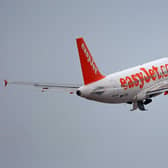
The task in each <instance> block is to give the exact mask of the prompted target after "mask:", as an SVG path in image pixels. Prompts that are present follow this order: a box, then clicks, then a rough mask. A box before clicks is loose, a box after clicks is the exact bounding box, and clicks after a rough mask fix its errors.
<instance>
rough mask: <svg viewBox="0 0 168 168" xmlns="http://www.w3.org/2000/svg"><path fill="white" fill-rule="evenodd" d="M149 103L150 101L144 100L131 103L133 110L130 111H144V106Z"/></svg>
mask: <svg viewBox="0 0 168 168" xmlns="http://www.w3.org/2000/svg"><path fill="white" fill-rule="evenodd" d="M151 102H152V99H145V100H141V101H136V102H132V103H133V108H132V109H131V111H134V110H137V109H139V110H141V111H146V109H145V106H144V105H147V104H149V103H151Z"/></svg>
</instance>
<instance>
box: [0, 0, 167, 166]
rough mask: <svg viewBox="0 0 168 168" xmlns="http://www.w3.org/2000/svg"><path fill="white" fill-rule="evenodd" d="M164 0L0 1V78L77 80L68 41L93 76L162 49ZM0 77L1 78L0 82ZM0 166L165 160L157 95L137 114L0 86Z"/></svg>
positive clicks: (163, 101) (163, 112) (163, 100)
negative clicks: (86, 52)
mask: <svg viewBox="0 0 168 168" xmlns="http://www.w3.org/2000/svg"><path fill="white" fill-rule="evenodd" d="M167 17H168V2H167V1H166V0H165V1H163V0H160V1H155V0H145V1H143V0H142V1H136V0H117V1H114V0H104V1H96V0H92V1H90V0H85V1H79V0H72V1H70V0H69V1H68V0H67V1H66V0H61V1H58V0H47V1H45V0H1V2H0V23H1V26H0V35H1V36H0V37H1V38H0V58H1V61H0V80H1V81H2V80H3V79H10V80H25V81H41V82H56V83H57V82H58V83H60V82H61V83H66V82H67V83H82V82H83V81H82V75H81V71H80V65H79V60H78V54H77V49H76V44H75V38H76V37H79V36H83V37H84V38H85V40H86V42H87V44H88V46H89V48H90V50H91V53H92V55H93V56H94V59H95V61H96V63H97V65H98V66H99V68H100V69H101V70H102V72H103V73H105V74H108V73H112V72H115V71H119V70H121V69H124V68H128V67H131V66H134V65H137V64H141V63H144V62H147V61H150V60H154V59H158V58H160V57H165V56H167V55H168V47H167V44H168V23H167ZM1 83H2V82H1ZM0 93H1V94H0V102H1V103H0V105H1V110H0V167H3V168H11V167H13V168H23V167H24V168H30V167H32V168H46V167H58V168H67V167H69V168H79V167H80V168H86V167H88V168H93V167H96V168H102V167H115V168H123V167H124V168H142V167H143V168H149V167H153V168H158V167H167V166H168V164H167V155H168V133H167V129H168V114H167V108H166V107H167V100H168V98H167V97H164V96H160V97H158V98H156V99H154V101H153V104H151V105H149V106H148V108H149V110H148V112H146V113H139V112H137V113H131V112H129V109H130V106H129V105H108V104H101V103H96V102H89V101H87V100H84V99H81V98H79V97H77V96H72V95H68V94H66V93H60V92H58V93H57V92H48V93H41V92H40V90H38V89H36V88H32V87H17V86H11V87H8V88H7V89H5V88H3V87H2V86H1V87H0Z"/></svg>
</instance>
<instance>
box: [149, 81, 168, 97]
mask: <svg viewBox="0 0 168 168" xmlns="http://www.w3.org/2000/svg"><path fill="white" fill-rule="evenodd" d="M162 93H164V94H165V95H167V94H168V81H161V82H159V83H157V84H155V85H154V86H152V87H151V88H148V89H147V90H146V96H149V97H151V96H155V95H159V94H162Z"/></svg>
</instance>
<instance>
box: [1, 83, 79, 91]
mask: <svg viewBox="0 0 168 168" xmlns="http://www.w3.org/2000/svg"><path fill="white" fill-rule="evenodd" d="M8 85H25V86H34V87H37V88H41V89H42V92H44V91H47V90H48V89H55V90H63V91H67V92H69V93H70V94H73V93H74V92H75V91H76V90H77V89H78V88H79V87H80V86H81V85H77V84H56V83H40V82H23V81H7V80H4V86H5V87H7V86H8Z"/></svg>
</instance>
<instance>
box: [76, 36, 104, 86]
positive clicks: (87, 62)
mask: <svg viewBox="0 0 168 168" xmlns="http://www.w3.org/2000/svg"><path fill="white" fill-rule="evenodd" d="M76 42H77V47H78V52H79V58H80V63H81V68H82V74H83V80H84V84H85V85H87V84H89V83H93V82H96V81H98V80H100V79H103V78H104V76H103V75H102V74H101V73H100V71H99V69H98V67H97V65H96V63H95V62H94V60H93V57H92V56H91V53H90V51H89V49H88V47H87V45H86V43H85V41H84V39H83V38H77V39H76Z"/></svg>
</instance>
